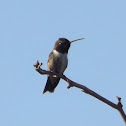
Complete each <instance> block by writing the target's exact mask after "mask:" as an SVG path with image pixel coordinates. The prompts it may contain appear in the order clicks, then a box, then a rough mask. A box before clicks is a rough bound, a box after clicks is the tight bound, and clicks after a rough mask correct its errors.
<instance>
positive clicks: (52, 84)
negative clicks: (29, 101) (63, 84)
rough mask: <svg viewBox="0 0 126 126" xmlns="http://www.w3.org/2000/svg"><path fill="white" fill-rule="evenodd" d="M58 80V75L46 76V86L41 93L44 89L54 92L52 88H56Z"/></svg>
mask: <svg viewBox="0 0 126 126" xmlns="http://www.w3.org/2000/svg"><path fill="white" fill-rule="evenodd" d="M59 81H60V78H58V77H50V76H48V79H47V82H46V86H45V88H44V90H43V94H44V93H45V92H46V91H49V92H51V93H52V92H54V89H55V88H56V86H57V85H58V83H59Z"/></svg>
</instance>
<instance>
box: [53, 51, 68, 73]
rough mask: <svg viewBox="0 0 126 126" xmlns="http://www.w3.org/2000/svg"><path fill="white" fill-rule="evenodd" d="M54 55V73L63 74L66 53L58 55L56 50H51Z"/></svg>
mask: <svg viewBox="0 0 126 126" xmlns="http://www.w3.org/2000/svg"><path fill="white" fill-rule="evenodd" d="M53 55H54V57H55V58H54V59H55V61H54V64H55V65H56V71H57V72H58V73H63V72H64V71H65V69H66V67H67V64H68V59H67V53H64V54H63V53H59V52H58V51H56V50H53Z"/></svg>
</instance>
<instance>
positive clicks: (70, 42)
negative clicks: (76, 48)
mask: <svg viewBox="0 0 126 126" xmlns="http://www.w3.org/2000/svg"><path fill="white" fill-rule="evenodd" d="M83 39H84V38H80V39H76V40H72V41H70V43H72V42H75V41H79V40H83Z"/></svg>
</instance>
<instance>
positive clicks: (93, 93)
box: [34, 61, 126, 124]
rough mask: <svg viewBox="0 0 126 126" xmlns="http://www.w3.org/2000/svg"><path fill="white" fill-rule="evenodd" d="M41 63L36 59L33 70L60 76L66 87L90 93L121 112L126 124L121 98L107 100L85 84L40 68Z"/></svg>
mask: <svg viewBox="0 0 126 126" xmlns="http://www.w3.org/2000/svg"><path fill="white" fill-rule="evenodd" d="M41 65H42V63H39V62H38V61H37V63H36V64H35V65H34V67H35V70H36V71H37V72H39V73H40V74H42V75H56V76H58V77H60V78H62V79H63V80H65V81H66V82H67V83H68V84H69V85H68V87H67V88H68V89H69V88H71V87H77V88H80V89H82V91H83V92H84V93H86V94H89V95H91V96H93V97H95V98H97V99H98V100H100V101H102V102H104V103H105V104H107V105H109V106H111V107H112V108H114V109H116V110H118V111H119V113H120V114H121V116H122V118H123V120H124V122H125V124H126V114H125V112H124V111H123V108H122V107H123V105H122V103H121V98H120V97H117V100H118V103H117V104H115V103H113V102H111V101H109V100H108V99H106V98H104V97H102V96H101V95H99V94H97V93H96V92H94V91H92V90H91V89H89V88H87V87H86V86H84V85H81V84H78V83H76V82H74V81H72V80H70V79H69V78H67V77H66V76H65V75H62V74H57V73H55V72H51V71H46V70H42V69H41V68H40V67H41Z"/></svg>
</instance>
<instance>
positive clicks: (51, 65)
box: [43, 38, 83, 94]
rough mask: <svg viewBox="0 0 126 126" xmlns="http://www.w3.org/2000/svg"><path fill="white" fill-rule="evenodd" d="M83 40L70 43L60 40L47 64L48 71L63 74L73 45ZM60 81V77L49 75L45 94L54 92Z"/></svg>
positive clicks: (63, 39) (64, 39)
mask: <svg viewBox="0 0 126 126" xmlns="http://www.w3.org/2000/svg"><path fill="white" fill-rule="evenodd" d="M82 39H83V38H81V39H76V40H73V41H69V40H68V39H66V38H59V39H58V40H57V41H56V43H55V45H54V48H53V50H52V52H51V53H50V54H49V59H48V63H47V66H48V70H49V71H54V72H56V73H59V74H63V72H64V71H65V69H66V68H67V65H68V59H67V54H68V50H69V48H70V45H71V43H72V42H75V41H78V40H82ZM59 81H60V78H59V77H56V76H53V75H49V76H48V78H47V82H46V85H45V88H44V91H43V94H44V93H45V92H46V91H49V92H54V89H55V88H56V86H57V85H58V83H59Z"/></svg>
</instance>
